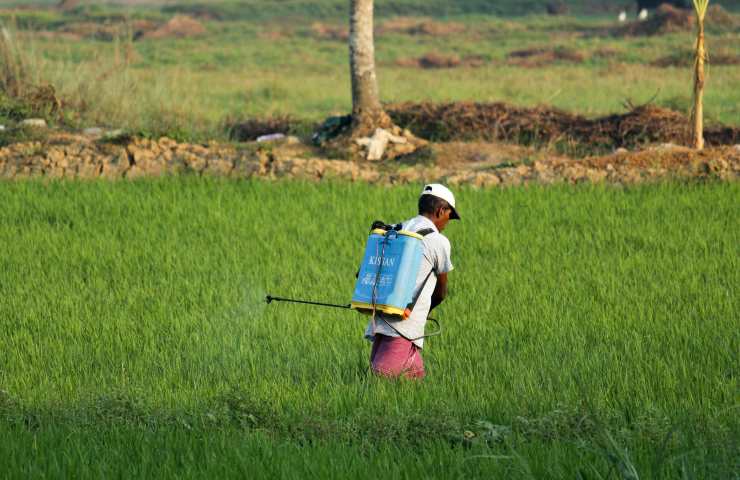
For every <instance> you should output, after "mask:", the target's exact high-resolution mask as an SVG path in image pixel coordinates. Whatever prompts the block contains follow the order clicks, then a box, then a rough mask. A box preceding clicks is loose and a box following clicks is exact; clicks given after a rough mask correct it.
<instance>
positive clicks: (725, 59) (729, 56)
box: [650, 51, 740, 68]
mask: <svg viewBox="0 0 740 480" xmlns="http://www.w3.org/2000/svg"><path fill="white" fill-rule="evenodd" d="M708 63H709V65H740V55H737V54H735V53H729V52H722V51H720V52H710V54H709V58H708ZM693 64H694V54H693V52H687V51H681V52H678V53H675V54H673V55H668V56H665V57H661V58H659V59H657V60H654V61H652V62H650V65H652V66H653V67H659V68H668V67H681V68H685V67H691V66H692V65H693Z"/></svg>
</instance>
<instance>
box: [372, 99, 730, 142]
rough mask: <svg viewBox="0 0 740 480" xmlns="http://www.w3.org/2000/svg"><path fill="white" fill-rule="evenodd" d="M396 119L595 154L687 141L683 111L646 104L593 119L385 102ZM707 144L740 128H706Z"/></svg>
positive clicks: (446, 134)
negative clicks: (625, 111) (621, 112)
mask: <svg viewBox="0 0 740 480" xmlns="http://www.w3.org/2000/svg"><path fill="white" fill-rule="evenodd" d="M386 111H387V112H388V113H389V115H390V116H391V117H392V118H393V121H394V122H395V123H396V124H398V125H401V126H402V127H404V128H408V129H410V130H411V131H412V132H414V134H416V135H417V136H419V137H421V138H425V139H428V140H432V141H435V142H449V141H471V140H482V141H501V142H509V143H516V144H524V145H558V144H559V145H561V146H562V145H564V146H567V147H568V149H569V150H571V151H579V150H580V151H583V152H584V153H586V154H588V153H593V152H596V151H612V150H615V149H618V148H628V149H634V148H637V147H641V146H644V145H649V144H652V143H673V144H676V145H688V141H689V139H690V131H689V121H688V119H687V118H686V116H685V115H683V114H681V113H678V112H675V111H673V110H668V109H665V108H661V107H657V106H653V105H644V106H640V107H637V108H634V109H633V110H631V111H629V112H627V113H624V114H615V115H608V116H605V117H600V118H595V119H589V118H586V117H583V116H581V115H575V114H571V113H568V112H564V111H562V110H559V109H556V108H553V107H547V106H542V107H535V108H526V107H517V106H513V105H509V104H506V103H473V102H455V103H410V102H407V103H396V104H390V105H387V106H386ZM704 135H705V139H706V142H707V145H709V146H721V145H734V144H737V143H740V128H737V127H728V126H723V125H715V126H709V127H707V128H706V129H705V134H704Z"/></svg>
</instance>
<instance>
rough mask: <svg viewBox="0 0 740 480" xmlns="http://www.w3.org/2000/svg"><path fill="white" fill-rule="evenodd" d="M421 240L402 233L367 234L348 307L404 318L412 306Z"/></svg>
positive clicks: (419, 263) (412, 234)
mask: <svg viewBox="0 0 740 480" xmlns="http://www.w3.org/2000/svg"><path fill="white" fill-rule="evenodd" d="M423 246H424V245H423V237H422V236H421V235H419V234H417V233H413V232H406V231H404V230H400V231H396V230H388V231H385V230H383V229H375V230H373V231H371V232H370V237H369V238H368V239H367V245H366V246H365V255H364V256H363V258H362V264H361V265H360V273H359V275H358V276H357V283H356V284H355V291H354V293H353V294H352V303H351V307H352V308H354V309H356V310H359V311H361V312H364V313H370V312H372V311H373V305H375V310H376V311H377V312H383V313H386V314H390V315H400V316H403V313H404V310H405V309H406V308H407V307H408V306H409V305H410V304H411V303H412V302H413V296H414V288H415V287H416V278H417V275H418V272H419V267H420V266H421V256H422V252H423Z"/></svg>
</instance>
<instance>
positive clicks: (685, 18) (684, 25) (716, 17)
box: [612, 3, 740, 36]
mask: <svg viewBox="0 0 740 480" xmlns="http://www.w3.org/2000/svg"><path fill="white" fill-rule="evenodd" d="M705 22H706V25H707V27H709V28H718V29H724V30H728V29H735V28H739V27H740V17H739V16H737V15H733V14H732V13H730V12H728V11H727V10H725V9H724V8H722V6H721V5H710V6H709V8H708V9H707V15H706V18H705ZM695 23H696V20H695V17H694V13H693V10H683V9H680V8H676V7H674V6H671V5H669V4H667V3H664V4H662V5H660V6H659V7H658V8H657V9H656V10H655V12H654V13H653V14H651V15H650V16H649V17H648V19H647V20H645V21H634V22H630V23H628V24H626V25H624V26H621V27H619V28H617V29H614V30H613V31H612V33H613V34H614V35H618V36H652V35H663V34H666V33H673V32H685V31H691V30H692V29H693V28H694V25H695Z"/></svg>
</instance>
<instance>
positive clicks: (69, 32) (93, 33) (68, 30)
mask: <svg viewBox="0 0 740 480" xmlns="http://www.w3.org/2000/svg"><path fill="white" fill-rule="evenodd" d="M157 26H158V25H157V23H155V22H152V21H150V20H134V21H131V22H111V23H95V22H74V23H69V24H67V25H64V26H63V27H62V28H60V29H59V30H56V31H52V32H39V36H42V37H46V38H54V37H58V38H68V39H80V38H89V39H93V40H100V41H104V42H111V41H113V40H115V39H118V38H126V37H128V36H129V35H130V36H131V38H133V39H138V38H140V37H141V36H143V35H145V34H147V33H149V32H151V31H153V30H155V29H156V28H157Z"/></svg>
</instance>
